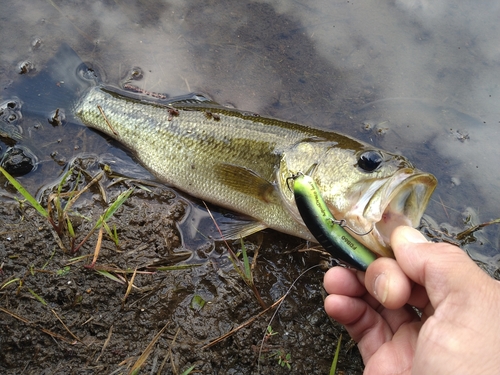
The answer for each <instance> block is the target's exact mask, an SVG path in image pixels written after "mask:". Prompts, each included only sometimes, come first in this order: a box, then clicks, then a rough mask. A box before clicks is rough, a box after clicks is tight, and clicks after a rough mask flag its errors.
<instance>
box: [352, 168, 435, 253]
mask: <svg viewBox="0 0 500 375" xmlns="http://www.w3.org/2000/svg"><path fill="white" fill-rule="evenodd" d="M436 186H437V179H436V177H434V176H433V175H432V174H429V173H423V172H420V171H418V170H413V169H410V168H407V169H402V170H400V171H398V172H397V173H396V174H394V175H393V176H392V177H390V178H388V179H386V180H382V181H380V182H379V183H376V184H374V186H373V185H372V186H371V187H370V188H369V189H368V190H367V191H366V192H365V194H364V195H363V196H362V198H361V200H360V201H359V202H358V205H357V208H358V209H362V208H363V204H362V202H366V205H364V209H363V215H362V216H361V215H355V216H357V218H356V219H357V221H358V225H360V226H361V228H363V229H362V230H360V232H362V231H363V230H364V231H365V232H366V231H368V230H370V229H371V231H370V233H369V234H366V235H360V236H357V237H358V239H359V240H360V241H361V242H363V243H365V244H366V245H367V246H368V247H369V248H370V249H371V250H372V251H374V252H375V253H377V254H379V255H381V256H391V257H393V256H394V255H393V253H392V250H391V247H390V238H391V234H392V232H393V231H394V229H395V228H396V227H398V226H400V225H408V226H412V227H417V226H418V225H419V224H420V219H421V218H422V215H423V213H424V211H425V209H426V207H427V204H428V203H429V199H430V197H431V195H432V193H433V191H434V189H435V188H436ZM359 203H361V204H359ZM358 212H359V211H358ZM348 216H350V218H353V217H352V215H348ZM360 216H361V217H360ZM357 227H358V226H357V225H356V226H354V228H357Z"/></svg>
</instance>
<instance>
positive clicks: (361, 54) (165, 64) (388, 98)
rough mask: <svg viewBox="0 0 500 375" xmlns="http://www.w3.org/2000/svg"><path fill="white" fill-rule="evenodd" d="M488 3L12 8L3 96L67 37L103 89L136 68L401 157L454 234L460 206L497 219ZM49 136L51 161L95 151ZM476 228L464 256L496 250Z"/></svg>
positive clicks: (145, 82) (488, 234) (159, 86)
mask: <svg viewBox="0 0 500 375" xmlns="http://www.w3.org/2000/svg"><path fill="white" fill-rule="evenodd" d="M499 8H500V5H498V4H497V3H496V2H494V1H488V2H483V3H481V4H471V3H468V2H458V3H456V2H451V1H440V2H438V3H436V2H427V1H423V0H422V1H416V0H406V1H394V2H386V3H384V4H380V3H378V2H362V3H361V2H360V3H357V2H350V1H349V2H348V1H343V2H333V3H332V2H329V1H319V0H316V1H311V2H307V3H301V2H293V3H290V2H284V1H259V2H238V3H237V4H235V3H234V2H224V1H211V2H208V3H205V4H204V5H203V6H200V5H199V3H198V2H194V1H170V2H148V1H146V2H134V1H130V2H125V3H119V4H117V3H107V2H99V1H95V2H91V3H77V4H74V3H72V4H71V5H69V4H66V3H64V2H60V3H59V2H57V1H47V2H44V3H40V2H31V4H30V3H29V2H23V3H22V4H21V3H18V2H14V1H12V2H7V3H6V4H5V5H4V9H6V12H3V16H2V23H1V26H0V27H1V28H2V30H1V35H2V55H1V57H0V72H1V76H0V82H1V83H2V86H3V88H4V90H3V93H2V97H3V99H10V98H11V97H12V96H15V95H19V93H16V92H12V91H11V90H9V89H10V88H12V87H14V86H15V84H17V83H18V82H19V81H22V80H23V79H26V75H24V76H23V75H18V74H16V70H18V69H19V66H20V64H21V63H23V62H29V63H30V66H32V69H33V70H31V71H30V72H29V73H28V74H27V75H28V76H32V75H36V74H37V72H38V71H41V70H43V68H44V67H45V64H46V63H47V61H48V60H49V59H50V58H51V57H52V56H53V55H54V54H55V52H56V51H57V49H58V47H59V46H60V45H61V44H62V43H68V44H69V45H70V46H71V47H72V48H73V49H74V50H75V51H76V52H77V53H78V54H79V55H80V56H81V57H82V58H83V60H84V61H88V62H91V63H92V65H93V66H95V67H96V68H97V69H98V70H99V71H100V72H101V73H102V75H103V80H104V81H105V82H107V83H111V84H118V83H119V82H120V80H121V79H123V78H124V77H125V76H126V74H127V72H128V71H130V69H131V68H133V67H140V68H141V69H142V70H143V72H144V77H143V79H142V80H141V81H137V82H136V83H137V84H138V85H140V86H141V87H143V88H144V89H146V90H148V91H153V92H160V93H168V94H169V95H177V94H184V93H188V92H203V93H206V94H208V95H209V96H211V97H212V98H213V99H215V100H216V101H218V102H220V103H223V104H230V105H234V106H236V107H238V108H241V109H246V110H249V111H255V112H258V113H261V114H267V115H273V116H276V117H279V118H284V119H289V120H293V121H298V122H303V123H306V124H309V125H313V126H317V127H323V128H328V129H333V130H338V131H341V132H344V133H347V134H349V135H353V136H355V137H358V138H362V139H364V140H368V141H371V142H372V143H374V144H376V145H377V146H380V147H382V148H385V149H388V150H394V151H400V152H402V153H404V154H405V155H406V156H408V157H409V158H410V160H412V161H413V162H414V163H415V164H416V165H417V166H418V167H419V168H421V169H422V170H426V171H430V172H432V173H434V174H436V176H437V177H438V179H439V181H440V184H439V187H438V189H437V191H436V193H435V195H434V198H433V201H432V202H431V204H430V207H429V210H428V213H429V215H430V216H431V217H432V218H433V219H434V220H435V221H436V222H437V223H445V222H446V223H449V224H450V225H451V226H452V227H456V230H460V229H462V228H463V227H464V224H463V216H464V215H462V213H463V212H465V211H467V210H472V211H473V212H474V213H476V214H477V220H478V221H480V222H484V221H488V220H491V219H495V218H497V217H498V216H499V213H498V209H497V207H499V203H500V198H499V197H498V194H496V185H497V181H498V180H499V177H500V176H499V175H500V167H498V166H497V164H496V163H495V162H494V161H495V160H496V156H497V154H498V153H497V144H498V142H497V141H498V139H499V138H500V134H499V132H500V125H499V123H500V113H499V110H498V101H499V99H500V86H499V83H500V82H499V81H500V78H499V77H498V74H496V72H497V70H498V61H499V58H500V47H499V45H500V43H499V42H500V41H499V40H498V39H499V38H500V36H499V35H500V33H498V32H496V30H497V29H498V27H499V26H498V25H497V22H496V20H497V17H498V15H499V13H500V9H499ZM18 20H21V21H22V23H23V27H19V26H17V24H16V22H17V21H18ZM21 99H22V98H21ZM31 125H32V124H29V122H28V124H27V123H24V124H23V125H22V128H23V129H24V133H25V134H24V138H25V140H24V142H25V143H29V141H28V140H27V139H26V138H29V137H38V136H39V134H40V133H41V132H40V131H38V135H36V136H35V135H34V134H33V133H35V131H34V130H33V129H32V128H31ZM43 127H44V132H47V131H48V130H49V129H46V128H47V126H46V124H43ZM50 131H51V133H50V135H47V137H48V138H49V139H52V140H53V139H57V140H60V141H59V143H60V144H59V145H58V144H56V145H51V146H50V147H52V152H53V151H54V149H56V150H57V151H58V153H59V155H60V157H61V158H62V159H63V160H66V159H68V158H70V157H71V156H72V155H75V154H77V153H78V152H80V151H82V150H83V151H85V150H101V149H102V148H103V147H106V146H104V145H103V144H102V143H99V142H100V141H99V140H97V139H96V138H95V137H93V136H92V135H91V134H88V135H87V131H85V130H81V129H80V130H79V131H80V132H84V133H85V136H88V137H89V141H88V142H87V143H86V144H71V143H70V142H68V140H69V139H70V138H72V137H71V135H70V134H71V132H74V131H75V130H74V129H71V131H70V132H69V131H66V129H62V130H61V129H50ZM94 142H95V143H97V144H95V143H94ZM47 143H49V141H47ZM68 143H69V144H68ZM39 146H40V145H39ZM43 147H47V144H44V145H43ZM4 149H5V147H4ZM113 152H115V151H113ZM48 155H50V153H48V152H47V150H40V152H39V155H38V156H39V158H40V159H41V160H42V164H41V165H42V167H41V168H39V169H38V170H37V171H36V172H34V173H33V176H28V177H26V178H25V179H27V180H30V179H32V180H33V181H36V183H43V182H44V181H45V179H46V178H50V177H49V176H50V175H51V174H53V173H54V171H55V170H56V169H57V168H59V167H58V166H57V167H56V166H54V165H49V164H51V161H50V158H49V157H48ZM33 183H34V184H35V182H33ZM484 233H485V235H483V237H482V239H481V240H482V242H484V243H485V245H484V246H482V245H478V244H477V243H476V244H472V245H469V247H470V249H469V251H471V253H473V254H475V255H479V254H483V255H488V256H495V255H496V254H498V250H497V247H498V246H497V245H498V233H499V232H498V229H497V228H488V229H486V230H485V231H484Z"/></svg>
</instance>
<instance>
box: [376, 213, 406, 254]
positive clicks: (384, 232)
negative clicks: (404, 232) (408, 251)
mask: <svg viewBox="0 0 500 375" xmlns="http://www.w3.org/2000/svg"><path fill="white" fill-rule="evenodd" d="M401 225H406V226H410V227H413V223H412V221H411V220H410V219H409V218H408V217H407V216H405V215H404V214H401V213H395V212H391V211H386V212H384V214H383V215H382V219H381V220H380V221H378V222H377V223H375V227H374V230H375V231H376V232H377V233H378V235H379V237H380V241H381V242H382V243H383V244H384V245H385V246H386V247H390V245H391V235H392V232H394V230H395V229H396V228H397V227H399V226H401Z"/></svg>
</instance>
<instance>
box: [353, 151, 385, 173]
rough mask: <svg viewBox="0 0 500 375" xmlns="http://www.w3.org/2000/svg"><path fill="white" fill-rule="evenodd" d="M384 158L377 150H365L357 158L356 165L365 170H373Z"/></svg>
mask: <svg viewBox="0 0 500 375" xmlns="http://www.w3.org/2000/svg"><path fill="white" fill-rule="evenodd" d="M383 161H384V159H383V158H382V155H381V154H380V152H378V151H373V150H370V151H365V152H363V153H362V154H361V155H360V156H359V158H358V167H360V168H361V169H362V170H364V171H365V172H373V171H375V170H376V169H377V168H378V167H379V166H380V164H382V162H383Z"/></svg>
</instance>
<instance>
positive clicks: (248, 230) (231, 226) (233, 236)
mask: <svg viewBox="0 0 500 375" xmlns="http://www.w3.org/2000/svg"><path fill="white" fill-rule="evenodd" d="M217 226H218V227H219V230H220V232H221V233H222V237H221V238H215V240H228V241H229V240H237V239H240V238H244V237H247V236H250V235H251V234H254V233H257V232H260V231H261V230H263V229H266V228H267V226H266V225H264V224H263V223H261V222H259V221H254V220H245V219H242V220H238V219H231V221H218V222H217Z"/></svg>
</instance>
